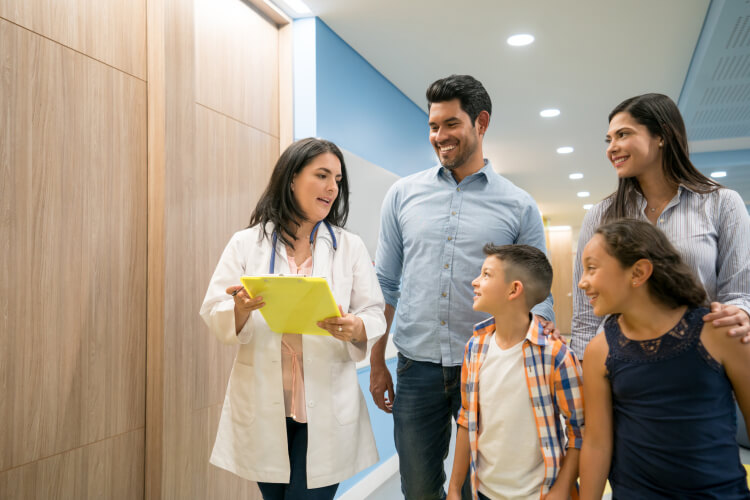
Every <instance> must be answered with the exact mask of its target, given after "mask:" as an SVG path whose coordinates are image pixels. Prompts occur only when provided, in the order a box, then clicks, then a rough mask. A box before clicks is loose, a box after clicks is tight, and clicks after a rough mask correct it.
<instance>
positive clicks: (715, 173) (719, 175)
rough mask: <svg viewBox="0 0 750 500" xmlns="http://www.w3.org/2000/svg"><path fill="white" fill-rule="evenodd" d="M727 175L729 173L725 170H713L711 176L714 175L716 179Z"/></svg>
mask: <svg viewBox="0 0 750 500" xmlns="http://www.w3.org/2000/svg"><path fill="white" fill-rule="evenodd" d="M726 176H727V173H726V172H724V171H723V170H717V171H716V172H711V177H713V178H714V179H718V178H720V177H726Z"/></svg>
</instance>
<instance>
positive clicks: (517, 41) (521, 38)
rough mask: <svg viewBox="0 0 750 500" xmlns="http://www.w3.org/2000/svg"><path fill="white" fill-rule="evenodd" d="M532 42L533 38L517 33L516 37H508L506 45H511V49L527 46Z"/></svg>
mask: <svg viewBox="0 0 750 500" xmlns="http://www.w3.org/2000/svg"><path fill="white" fill-rule="evenodd" d="M533 41H534V36H533V35H529V34H527V33H519V34H518V35H513V36H510V37H508V40H507V42H508V45H512V46H513V47H522V46H524V45H529V44H530V43H532V42H533Z"/></svg>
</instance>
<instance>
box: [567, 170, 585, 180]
mask: <svg viewBox="0 0 750 500" xmlns="http://www.w3.org/2000/svg"><path fill="white" fill-rule="evenodd" d="M568 179H573V180H576V179H583V174H582V173H580V172H576V173H574V174H570V175H569V176H568Z"/></svg>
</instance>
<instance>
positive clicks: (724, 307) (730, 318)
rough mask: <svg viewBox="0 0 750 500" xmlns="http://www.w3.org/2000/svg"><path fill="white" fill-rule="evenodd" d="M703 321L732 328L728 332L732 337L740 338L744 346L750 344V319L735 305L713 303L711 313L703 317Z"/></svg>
mask: <svg viewBox="0 0 750 500" xmlns="http://www.w3.org/2000/svg"><path fill="white" fill-rule="evenodd" d="M703 321H705V322H709V321H711V322H712V324H713V325H714V326H729V327H732V328H731V330H729V331H728V332H727V333H728V334H729V336H730V337H739V338H740V342H742V343H743V344H747V343H750V318H749V317H748V315H747V313H746V312H745V311H744V310H742V309H740V308H739V307H737V306H735V305H732V304H720V303H719V302H711V312H710V313H708V314H706V315H705V316H703Z"/></svg>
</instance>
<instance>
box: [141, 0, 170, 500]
mask: <svg viewBox="0 0 750 500" xmlns="http://www.w3.org/2000/svg"><path fill="white" fill-rule="evenodd" d="M146 7H147V15H148V21H149V22H148V37H147V40H148V46H147V54H148V56H147V59H148V262H147V268H148V270H147V274H148V292H147V294H148V295H147V304H148V305H147V309H146V310H147V327H146V457H145V460H146V471H145V488H144V493H145V494H144V498H145V499H146V500H151V499H160V498H161V495H162V488H161V486H162V473H163V468H164V446H163V440H164V285H165V280H164V262H165V253H164V247H165V245H166V243H165V227H164V196H165V189H166V186H165V181H164V179H165V175H166V119H167V116H166V105H167V103H166V60H165V55H166V52H165V51H166V39H165V29H166V28H167V23H166V17H165V15H166V13H165V3H164V2H163V1H161V0H148V1H147V4H146Z"/></svg>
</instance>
